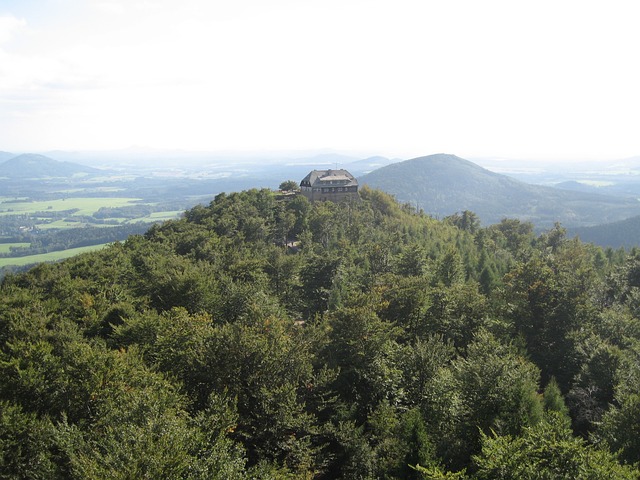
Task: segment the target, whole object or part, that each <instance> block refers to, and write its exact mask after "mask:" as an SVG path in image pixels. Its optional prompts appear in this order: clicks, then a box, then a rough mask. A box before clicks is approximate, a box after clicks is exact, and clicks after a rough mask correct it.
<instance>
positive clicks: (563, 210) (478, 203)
mask: <svg viewBox="0 0 640 480" xmlns="http://www.w3.org/2000/svg"><path fill="white" fill-rule="evenodd" d="M358 180H359V181H360V183H361V184H366V185H370V186H371V187H375V188H380V189H381V190H384V191H386V192H388V193H391V194H393V195H394V196H395V197H396V198H397V199H398V200H400V201H403V202H409V203H412V204H414V205H417V206H418V207H419V208H421V209H423V210H424V211H425V212H426V213H429V214H431V215H433V216H436V217H443V216H446V215H452V214H454V213H456V212H461V211H464V210H471V211H473V212H475V213H476V214H477V215H478V216H479V217H480V219H481V221H482V223H483V224H485V225H486V224H492V223H497V222H499V221H500V220H502V219H503V218H519V219H521V220H523V221H530V222H532V223H534V224H535V225H536V226H537V227H540V228H547V227H549V226H552V225H553V223H554V222H556V221H559V222H561V223H562V224H563V225H564V226H587V225H598V224H601V223H606V222H614V221H618V220H622V219H625V218H629V217H632V216H634V215H638V214H640V203H638V202H637V201H635V200H633V199H628V198H621V197H611V196H606V195H599V194H594V193H588V192H577V191H570V190H563V189H558V188H553V187H546V186H540V185H530V184H527V183H523V182H520V181H518V180H515V179H513V178H510V177H507V176H505V175H501V174H499V173H494V172H491V171H489V170H486V169H484V168H482V167H480V166H478V165H476V164H475V163H472V162H469V161H468V160H464V159H462V158H460V157H457V156H455V155H448V154H437V155H429V156H426V157H420V158H414V159H412V160H406V161H404V162H399V163H394V164H392V165H388V166H386V167H382V168H380V169H378V170H375V171H373V172H371V173H369V174H367V175H364V176H362V177H360V178H359V179H358Z"/></svg>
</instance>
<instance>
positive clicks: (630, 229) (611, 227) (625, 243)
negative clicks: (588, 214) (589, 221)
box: [569, 215, 640, 248]
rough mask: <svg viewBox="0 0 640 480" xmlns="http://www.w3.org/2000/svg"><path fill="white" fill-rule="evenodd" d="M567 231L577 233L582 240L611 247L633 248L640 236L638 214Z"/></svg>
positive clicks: (639, 216) (639, 218)
mask: <svg viewBox="0 0 640 480" xmlns="http://www.w3.org/2000/svg"><path fill="white" fill-rule="evenodd" d="M569 233H570V235H578V236H579V237H580V239H581V240H582V241H584V242H593V243H595V244H597V245H603V246H607V247H612V248H620V247H624V248H633V247H635V246H637V245H638V239H639V238H640V215H636V216H635V217H631V218H627V219H626V220H620V221H619V222H613V223H606V224H604V225H596V226H593V227H578V228H571V229H569Z"/></svg>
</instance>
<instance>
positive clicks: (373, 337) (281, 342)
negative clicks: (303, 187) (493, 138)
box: [0, 187, 640, 479]
mask: <svg viewBox="0 0 640 480" xmlns="http://www.w3.org/2000/svg"><path fill="white" fill-rule="evenodd" d="M0 379H1V381H0V477H1V478H78V479H80V478H82V479H86V478H89V479H98V478H101V479H102V478H118V479H120V478H121V479H125V478H197V479H244V478H246V479H249V478H263V479H275V478H291V479H294V478H295V479H311V478H317V479H330V478H344V479H489V478H491V479H511V478H513V479H516V478H518V479H534V478H571V479H596V478H616V479H617V478H620V479H627V478H629V479H631V478H638V475H639V474H640V472H639V471H638V465H639V463H638V462H640V433H639V432H640V414H639V413H638V412H639V411H640V395H639V394H638V392H640V252H638V251H635V250H631V251H629V252H626V251H624V250H612V249H606V250H605V249H601V248H599V247H595V246H593V245H590V244H584V243H581V242H580V241H579V240H577V239H568V238H567V236H566V235H565V231H564V229H563V228H562V227H561V226H560V225H556V226H555V227H554V228H552V229H551V230H549V231H547V232H545V233H543V234H541V235H538V236H536V235H534V233H533V228H532V225H531V224H528V223H523V222H520V221H518V220H512V219H505V220H503V221H502V222H500V223H498V224H495V225H491V226H489V227H485V228H482V227H480V223H479V221H478V219H477V217H476V216H475V215H474V214H473V213H472V212H461V213H459V214H456V215H453V216H450V217H447V218H445V219H443V220H436V219H433V218H431V217H429V216H427V215H425V214H424V213H422V212H418V211H416V210H415V209H414V208H413V207H411V206H409V205H402V204H399V203H398V202H396V201H395V200H394V199H393V198H392V197H390V196H389V195H387V194H385V193H383V192H381V191H378V190H372V189H369V188H366V187H365V188H363V189H362V192H361V201H360V202H352V203H340V204H335V203H332V202H322V203H309V202H308V201H307V200H306V199H305V198H304V197H302V196H295V195H290V196H286V197H285V198H283V197H280V196H278V195H277V193H276V192H273V191H270V190H267V189H263V190H249V191H244V192H239V193H231V194H224V193H223V194H219V195H218V196H216V197H215V199H214V200H213V201H212V202H211V203H210V204H209V205H206V206H205V205H200V206H196V207H194V208H192V209H191V210H188V211H187V212H185V214H184V215H183V217H182V218H181V219H178V220H172V221H167V222H165V223H163V224H158V225H154V226H153V227H152V228H151V229H150V230H149V231H148V232H147V233H146V234H144V235H135V236H131V237H129V239H128V240H126V241H124V242H117V243H114V244H112V245H111V246H110V247H108V248H105V249H103V250H101V251H98V252H93V253H87V254H83V255H80V256H77V257H74V258H71V259H69V260H66V261H64V262H60V263H55V264H41V265H39V266H37V267H35V268H33V269H31V270H30V271H28V272H25V273H22V274H10V275H8V276H6V277H5V278H4V279H3V281H2V284H1V286H0Z"/></svg>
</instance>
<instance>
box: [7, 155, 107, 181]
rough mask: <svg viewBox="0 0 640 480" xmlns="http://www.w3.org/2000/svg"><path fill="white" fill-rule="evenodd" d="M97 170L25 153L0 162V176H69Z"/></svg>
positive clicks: (12, 177) (14, 177)
mask: <svg viewBox="0 0 640 480" xmlns="http://www.w3.org/2000/svg"><path fill="white" fill-rule="evenodd" d="M97 172H99V170H97V169H95V168H91V167H86V166H84V165H80V164H77V163H71V162H59V161H57V160H54V159H52V158H49V157H45V156H44V155H38V154H34V153H25V154H22V155H18V156H17V157H13V158H10V159H9V160H6V161H5V162H3V163H0V177H7V178H10V179H17V178H49V177H71V176H73V175H77V174H80V173H97Z"/></svg>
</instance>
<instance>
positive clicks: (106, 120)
mask: <svg viewBox="0 0 640 480" xmlns="http://www.w3.org/2000/svg"><path fill="white" fill-rule="evenodd" d="M639 19H640V2H638V1H637V0H628V1H618V0H607V1H605V0H602V1H589V0H580V1H574V0H554V1H548V0H536V1H526V2H525V1H519V0H504V1H498V0H484V1H478V0H438V1H431V0H225V1H221V0H0V150H5V151H13V152H24V151H44V150H49V149H117V148H125V147H128V146H131V145H139V146H148V147H155V148H180V149H186V150H260V149H269V150H281V149H286V150H293V149H316V148H332V149H336V150H343V151H351V152H362V153H368V154H376V153H378V154H383V155H391V156H400V157H406V158H408V157H411V156H418V155H426V154H431V153H437V152H448V153H455V154H458V155H460V156H467V157H469V156H510V157H519V158H619V157H626V156H634V155H640V60H639V58H640V53H639V50H640V28H638V21H639Z"/></svg>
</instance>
